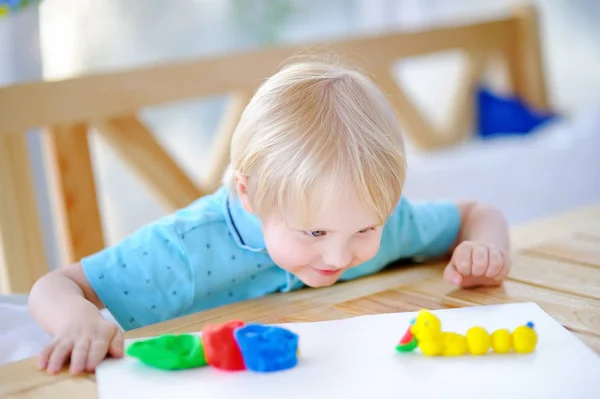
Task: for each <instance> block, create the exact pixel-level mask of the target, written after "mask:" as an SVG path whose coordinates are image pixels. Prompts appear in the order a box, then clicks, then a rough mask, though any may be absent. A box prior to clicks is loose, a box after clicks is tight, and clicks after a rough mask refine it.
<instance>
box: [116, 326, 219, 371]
mask: <svg viewBox="0 0 600 399" xmlns="http://www.w3.org/2000/svg"><path fill="white" fill-rule="evenodd" d="M127 355H129V356H131V357H135V358H137V359H139V360H140V361H141V362H142V363H144V364H146V365H148V366H151V367H155V368H158V369H162V370H182V369H190V368H195V367H202V366H206V365H207V364H208V362H207V361H206V356H205V355H204V346H203V345H202V340H201V339H200V337H198V336H195V335H191V334H181V335H171V334H165V335H161V336H159V337H156V338H151V339H147V340H142V341H137V342H134V343H133V344H131V345H130V346H129V347H128V348H127Z"/></svg>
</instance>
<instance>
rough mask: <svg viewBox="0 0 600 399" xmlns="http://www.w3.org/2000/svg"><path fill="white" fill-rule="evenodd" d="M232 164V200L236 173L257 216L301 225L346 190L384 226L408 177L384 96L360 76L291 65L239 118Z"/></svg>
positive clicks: (326, 66) (320, 65) (318, 65)
mask: <svg viewBox="0 0 600 399" xmlns="http://www.w3.org/2000/svg"><path fill="white" fill-rule="evenodd" d="M230 157H231V158H230V159H231V164H230V167H229V170H228V172H227V173H226V176H225V180H224V183H225V184H226V186H228V188H229V191H230V193H232V194H234V193H235V182H234V176H233V173H234V172H239V173H241V174H242V175H245V176H247V177H248V197H249V201H250V204H251V206H252V210H253V212H254V213H255V214H257V215H258V216H259V217H265V216H269V215H272V214H273V212H279V215H280V216H284V215H287V216H290V215H293V217H297V218H298V220H299V221H300V223H304V224H306V223H309V220H311V218H312V217H314V216H315V214H316V212H318V211H319V206H320V205H321V204H322V203H324V201H326V200H332V199H338V200H339V199H340V197H339V196H340V195H345V194H347V193H348V191H345V190H346V189H348V188H349V189H354V190H355V193H356V194H357V195H358V197H359V199H360V200H361V202H362V204H363V205H364V206H365V207H366V208H367V209H368V210H369V211H370V212H372V213H373V215H374V216H375V217H376V218H377V219H378V220H379V222H380V223H383V222H384V221H385V219H387V217H388V216H389V214H390V213H391V211H392V210H393V208H394V207H395V206H396V204H397V202H398V201H399V199H400V195H401V192H402V187H403V184H404V180H405V171H406V165H405V154H404V144H403V141H402V137H401V134H400V127H399V125H398V122H397V119H396V117H395V114H394V112H393V110H392V109H391V107H390V105H389V103H388V102H387V99H386V98H385V95H384V94H383V93H382V92H381V91H380V90H379V88H378V87H377V86H376V85H375V84H374V83H373V82H372V81H371V80H370V79H369V78H367V77H366V76H365V75H363V74H361V73H359V72H358V71H356V70H353V69H349V68H346V67H343V66H339V65H335V64H330V63H325V62H318V61H308V62H297V63H294V64H291V65H288V66H286V67H284V68H283V69H281V70H280V71H279V72H278V73H276V74H275V75H273V76H272V77H270V78H269V79H267V80H266V81H265V82H264V83H263V84H262V86H261V87H260V88H259V89H258V90H257V92H256V93H255V95H254V96H253V98H252V99H251V100H250V102H249V104H248V105H247V107H246V108H245V110H244V112H243V113H242V115H241V118H240V121H239V124H238V126H237V127H236V129H235V132H234V134H233V138H232V141H231V153H230ZM336 196H337V197H336Z"/></svg>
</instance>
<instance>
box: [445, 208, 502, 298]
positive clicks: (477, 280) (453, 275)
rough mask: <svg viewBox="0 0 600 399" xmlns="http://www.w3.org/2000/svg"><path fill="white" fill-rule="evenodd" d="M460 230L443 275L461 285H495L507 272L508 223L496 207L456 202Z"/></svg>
mask: <svg viewBox="0 0 600 399" xmlns="http://www.w3.org/2000/svg"><path fill="white" fill-rule="evenodd" d="M458 208H459V210H460V216H461V224H460V230H459V233H458V238H457V241H456V244H455V246H454V247H453V248H452V255H451V259H450V262H449V264H448V266H447V267H446V270H445V271H444V277H445V278H446V280H448V281H449V282H451V283H453V284H456V285H459V286H461V287H472V286H479V285H498V284H500V282H501V281H502V280H503V279H504V278H506V276H507V275H508V273H509V271H510V267H511V262H510V236H509V231H508V223H507V221H506V219H505V218H504V216H503V215H502V213H501V212H500V211H498V210H497V209H495V208H493V207H489V206H485V205H481V204H478V203H475V202H468V203H460V204H458Z"/></svg>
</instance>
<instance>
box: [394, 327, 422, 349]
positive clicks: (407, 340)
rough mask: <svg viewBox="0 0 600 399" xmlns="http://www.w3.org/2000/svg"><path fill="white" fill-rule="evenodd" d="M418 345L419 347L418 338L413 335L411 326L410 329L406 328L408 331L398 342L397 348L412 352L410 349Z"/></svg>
mask: <svg viewBox="0 0 600 399" xmlns="http://www.w3.org/2000/svg"><path fill="white" fill-rule="evenodd" d="M416 347H417V339H416V338H415V336H414V335H413V333H412V331H411V329H410V327H408V329H407V330H406V333H404V336H403V337H402V339H400V342H398V345H396V350H397V351H398V352H410V351H412V350H414V349H415V348H416Z"/></svg>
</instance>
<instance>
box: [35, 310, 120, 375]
mask: <svg viewBox="0 0 600 399" xmlns="http://www.w3.org/2000/svg"><path fill="white" fill-rule="evenodd" d="M123 345H124V339H123V334H122V333H121V330H120V329H119V327H118V326H117V325H115V324H114V323H111V322H109V321H107V320H105V319H104V318H102V317H101V316H98V315H97V314H92V315H86V316H84V317H81V316H79V317H74V318H73V319H72V322H70V323H66V324H65V325H64V327H63V328H62V329H61V330H60V331H59V332H58V334H56V336H55V337H54V341H53V342H52V343H51V344H50V345H48V346H47V347H46V348H44V350H43V351H42V352H41V354H40V357H39V364H38V365H39V368H40V369H42V370H43V369H46V370H47V371H48V373H50V374H55V373H57V372H59V371H60V370H61V369H62V367H63V364H66V363H67V361H68V360H69V358H70V359H71V366H70V371H71V373H72V374H79V373H82V372H84V371H88V372H92V371H94V370H95V368H96V366H97V365H98V364H99V363H100V362H101V361H102V360H103V359H104V358H105V357H106V355H107V353H108V354H110V355H111V356H113V357H121V356H123Z"/></svg>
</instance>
